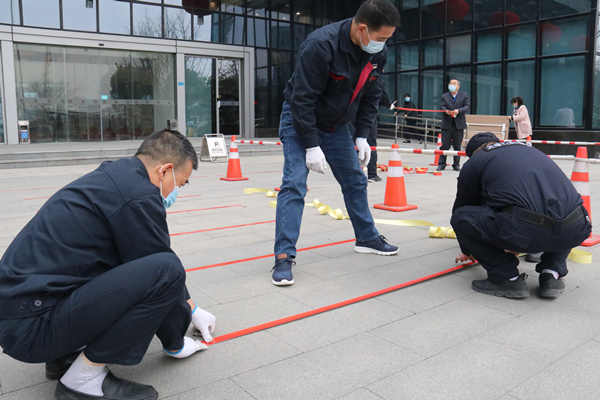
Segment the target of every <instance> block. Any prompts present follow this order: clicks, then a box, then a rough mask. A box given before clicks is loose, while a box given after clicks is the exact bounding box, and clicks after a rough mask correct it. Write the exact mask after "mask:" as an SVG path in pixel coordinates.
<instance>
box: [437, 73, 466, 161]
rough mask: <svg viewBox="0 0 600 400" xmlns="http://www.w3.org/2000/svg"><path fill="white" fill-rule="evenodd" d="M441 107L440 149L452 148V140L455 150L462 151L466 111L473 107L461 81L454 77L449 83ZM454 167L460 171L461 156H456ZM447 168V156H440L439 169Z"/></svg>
mask: <svg viewBox="0 0 600 400" xmlns="http://www.w3.org/2000/svg"><path fill="white" fill-rule="evenodd" d="M440 109H441V110H444V111H445V113H443V114H442V147H440V150H450V142H452V147H454V150H456V151H460V149H461V147H462V141H463V135H464V130H465V129H467V118H466V117H465V113H467V112H468V111H469V110H470V109H471V101H470V100H469V95H468V94H467V93H466V92H461V91H460V81H459V80H458V79H452V80H451V81H450V83H449V84H448V92H446V93H444V94H442V100H441V102H440ZM452 168H453V169H454V170H455V171H460V157H459V156H454V163H453V164H452ZM445 169H446V156H440V159H439V161H438V167H437V170H438V171H443V170H445Z"/></svg>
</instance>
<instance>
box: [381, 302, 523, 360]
mask: <svg viewBox="0 0 600 400" xmlns="http://www.w3.org/2000/svg"><path fill="white" fill-rule="evenodd" d="M512 318H513V316H511V315H509V314H507V313H503V312H501V311H496V310H492V309H489V308H487V307H483V306H479V305H475V304H472V303H469V302H467V301H464V300H460V299H459V300H455V301H453V302H451V303H448V304H444V305H441V306H439V307H436V308H432V309H430V310H427V311H424V312H421V313H419V314H415V315H413V316H411V317H408V318H404V319H402V320H400V321H397V322H394V323H391V324H389V325H386V326H383V327H381V328H378V329H374V330H372V331H371V333H373V334H374V335H377V336H379V337H381V338H384V339H386V340H389V341H390V342H393V343H396V344H398V345H400V346H402V347H404V348H406V349H409V350H411V351H414V352H415V353H418V354H421V355H423V356H425V357H431V356H434V355H436V354H438V353H440V352H442V351H444V350H447V349H449V348H451V347H453V346H456V345H457V344H459V343H462V342H465V341H467V340H468V339H470V338H472V337H474V336H476V335H478V334H481V333H483V332H485V331H487V330H489V329H491V328H493V327H495V326H497V325H500V324H502V323H506V322H507V321H509V320H510V319H512Z"/></svg>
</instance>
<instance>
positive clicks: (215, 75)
mask: <svg viewBox="0 0 600 400" xmlns="http://www.w3.org/2000/svg"><path fill="white" fill-rule="evenodd" d="M240 64H241V63H240V60H233V59H222V58H210V57H197V56H186V57H185V115H186V136H188V137H198V136H203V135H204V134H206V133H222V134H224V135H239V134H240V120H241V114H240V112H241V109H240V82H241V80H240Z"/></svg>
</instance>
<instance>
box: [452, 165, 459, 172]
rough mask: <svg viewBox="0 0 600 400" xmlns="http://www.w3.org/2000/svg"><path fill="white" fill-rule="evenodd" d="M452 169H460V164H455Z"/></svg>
mask: <svg viewBox="0 0 600 400" xmlns="http://www.w3.org/2000/svg"><path fill="white" fill-rule="evenodd" d="M452 169H453V170H455V171H460V165H453V166H452Z"/></svg>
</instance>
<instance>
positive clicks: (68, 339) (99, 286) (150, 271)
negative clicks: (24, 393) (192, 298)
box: [0, 253, 192, 365]
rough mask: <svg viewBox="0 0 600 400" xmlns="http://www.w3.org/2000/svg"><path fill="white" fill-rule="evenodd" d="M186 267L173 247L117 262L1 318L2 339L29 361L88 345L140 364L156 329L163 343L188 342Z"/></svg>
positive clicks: (89, 350) (116, 360)
mask: <svg viewBox="0 0 600 400" xmlns="http://www.w3.org/2000/svg"><path fill="white" fill-rule="evenodd" d="M188 299H189V295H188V294H187V290H186V288H185V270H184V269H183V266H182V265H181V262H180V261H179V258H177V256H176V255H175V254H172V253H158V254H153V255H150V256H147V257H143V258H140V259H138V260H134V261H131V262H128V263H126V264H123V265H120V266H118V267H115V268H113V269H111V270H109V271H108V272H105V273H103V274H101V275H99V276H98V277H96V278H94V279H92V280H91V281H89V282H88V283H86V284H85V285H83V286H81V287H79V288H78V289H76V290H75V291H74V292H73V293H71V294H70V295H68V296H65V297H64V298H63V299H62V300H60V301H59V302H58V303H57V305H56V307H55V308H53V309H50V310H47V311H46V312H44V313H42V314H39V315H34V316H31V317H26V318H16V319H4V320H0V345H2V348H3V350H4V352H5V353H6V354H8V355H9V356H11V357H13V358H15V359H17V360H19V361H23V362H29V363H41V362H47V361H52V360H55V359H57V358H59V357H62V356H64V355H66V354H69V353H72V352H75V351H76V350H78V349H80V348H82V347H83V346H86V347H85V351H84V352H85V355H86V357H87V358H88V359H89V360H90V361H92V362H96V363H103V364H104V363H105V364H121V365H135V364H139V363H140V361H141V360H142V358H143V357H144V354H145V353H146V350H147V349H148V346H149V345H150V341H151V340H152V338H153V337H154V335H155V334H156V335H157V336H158V338H159V339H160V341H161V342H162V345H163V347H165V348H166V349H169V350H177V349H180V348H182V347H183V336H184V335H185V332H186V331H187V329H188V328H189V326H190V322H191V319H192V316H191V308H190V306H189V305H188V303H187V300H188Z"/></svg>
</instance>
